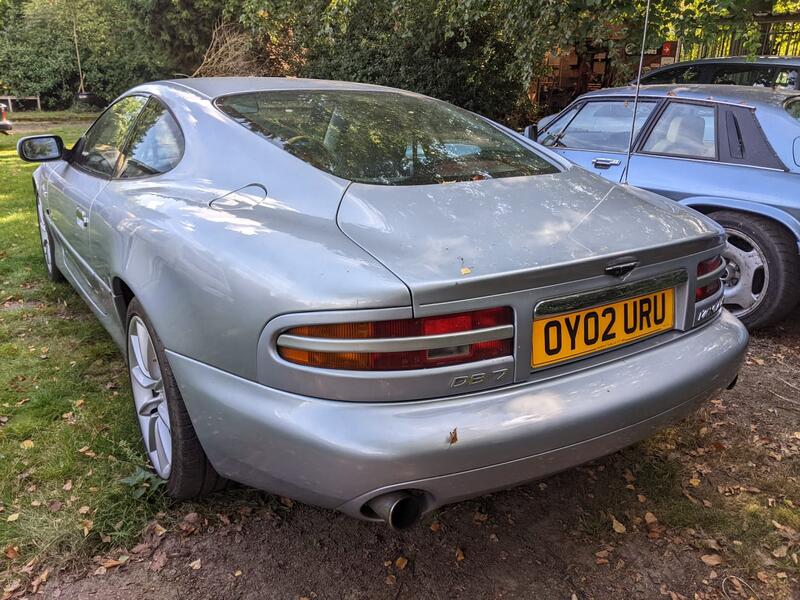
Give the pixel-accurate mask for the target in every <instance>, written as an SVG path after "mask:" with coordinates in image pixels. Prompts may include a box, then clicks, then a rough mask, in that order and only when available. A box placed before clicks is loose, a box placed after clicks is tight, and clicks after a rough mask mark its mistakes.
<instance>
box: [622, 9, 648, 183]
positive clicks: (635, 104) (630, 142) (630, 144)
mask: <svg viewBox="0 0 800 600" xmlns="http://www.w3.org/2000/svg"><path fill="white" fill-rule="evenodd" d="M649 20H650V0H647V8H645V11H644V31H642V47H641V49H640V51H639V74H638V75H637V77H636V95H635V96H634V97H633V119H632V120H631V136H630V138H628V154H627V156H626V157H625V168H624V169H623V171H622V183H624V184H627V183H628V167H630V164H631V152H632V151H633V136H634V133H635V132H636V109H638V108H639V88H640V87H641V86H642V84H641V81H642V65H643V64H644V45H645V42H646V41H647V23H648V21H649Z"/></svg>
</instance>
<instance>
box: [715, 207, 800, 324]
mask: <svg viewBox="0 0 800 600" xmlns="http://www.w3.org/2000/svg"><path fill="white" fill-rule="evenodd" d="M708 216H709V217H711V218H712V219H714V220H715V221H716V222H717V223H719V224H720V225H722V226H723V227H724V228H725V232H726V233H727V234H728V245H727V247H726V249H725V252H724V253H723V256H724V257H725V260H726V262H727V265H726V271H725V274H724V282H725V308H727V309H728V310H729V311H731V312H732V313H733V314H734V315H736V316H737V317H738V318H739V319H740V320H741V321H742V322H743V323H744V324H745V325H746V326H747V327H748V328H751V329H755V328H758V327H766V326H767V325H773V324H774V323H776V322H778V321H780V320H781V319H782V318H784V317H785V316H786V315H788V314H789V312H790V311H791V310H792V309H793V308H794V307H795V306H796V305H797V302H798V300H800V289H798V287H797V281H798V280H800V256H799V255H798V248H797V240H796V239H795V237H794V236H793V235H791V234H790V233H789V232H788V231H786V229H784V228H783V227H782V226H781V225H779V224H778V223H776V222H775V221H772V220H770V219H767V218H765V217H761V216H758V215H753V214H747V213H740V212H735V211H727V210H724V211H717V212H713V213H711V214H709V215H708Z"/></svg>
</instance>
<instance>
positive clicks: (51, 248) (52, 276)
mask: <svg viewBox="0 0 800 600" xmlns="http://www.w3.org/2000/svg"><path fill="white" fill-rule="evenodd" d="M34 196H35V200H36V206H35V208H36V223H37V225H38V224H40V220H39V205H40V204H41V201H40V200H39V193H38V192H35V194H34ZM42 212H44V210H42ZM44 227H45V229H47V235H49V236H50V243H49V244H48V246H47V253H48V254H49V255H50V266H49V267H48V266H47V259H46V258H45V257H44V252H45V249H44V240H42V230H41V228H39V227H37V229H38V230H39V247H40V248H41V249H42V255H43V256H42V260H43V261H44V270H45V271H46V272H47V278H48V279H49V280H50V281H52V282H54V283H61V282H62V281H65V279H64V275H62V273H61V271H59V270H58V267H57V266H56V246H55V238H54V237H53V232H52V231H51V230H50V226H49V225H48V224H47V221H45V222H44Z"/></svg>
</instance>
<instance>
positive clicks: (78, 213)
mask: <svg viewBox="0 0 800 600" xmlns="http://www.w3.org/2000/svg"><path fill="white" fill-rule="evenodd" d="M75 221H76V222H77V223H78V226H79V227H88V226H89V217H88V216H87V214H86V213H85V212H84V211H82V210H81V209H80V208H76V209H75Z"/></svg>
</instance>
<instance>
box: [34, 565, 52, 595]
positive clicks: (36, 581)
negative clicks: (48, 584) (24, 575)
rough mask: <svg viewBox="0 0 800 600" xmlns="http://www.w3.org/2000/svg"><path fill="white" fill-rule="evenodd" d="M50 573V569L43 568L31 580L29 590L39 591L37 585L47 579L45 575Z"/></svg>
mask: <svg viewBox="0 0 800 600" xmlns="http://www.w3.org/2000/svg"><path fill="white" fill-rule="evenodd" d="M49 575H50V569H45V570H44V571H42V572H41V573H39V574H38V575H37V576H36V577H35V578H34V580H33V581H31V592H32V593H34V594H36V593H37V592H38V591H39V587H40V586H41V585H42V584H43V583H44V582H45V581H47V577H48V576H49Z"/></svg>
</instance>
